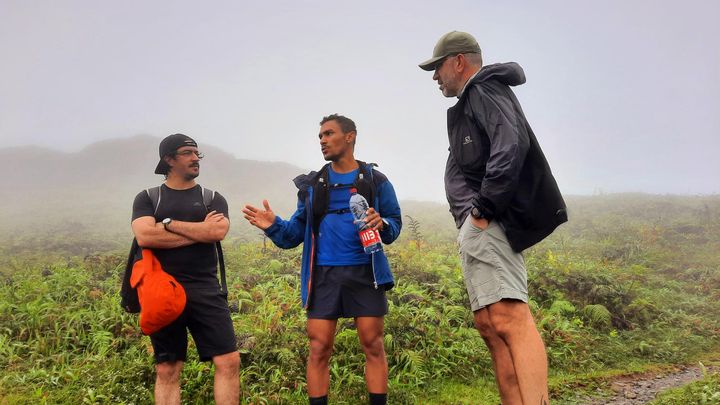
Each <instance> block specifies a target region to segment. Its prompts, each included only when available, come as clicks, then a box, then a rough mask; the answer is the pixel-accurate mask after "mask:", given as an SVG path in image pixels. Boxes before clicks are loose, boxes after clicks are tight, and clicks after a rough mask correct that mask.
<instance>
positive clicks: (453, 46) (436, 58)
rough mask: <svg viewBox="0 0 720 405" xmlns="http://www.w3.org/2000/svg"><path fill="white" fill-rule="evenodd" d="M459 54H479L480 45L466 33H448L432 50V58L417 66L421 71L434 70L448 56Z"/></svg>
mask: <svg viewBox="0 0 720 405" xmlns="http://www.w3.org/2000/svg"><path fill="white" fill-rule="evenodd" d="M461 53H480V45H478V43H477V41H476V40H475V38H474V37H473V36H472V35H470V34H468V33H467V32H461V31H450V32H448V33H447V34H445V35H443V36H441V37H440V39H439V40H438V42H437V44H436V45H435V48H434V49H433V55H432V58H430V59H428V60H426V61H425V62H423V63H421V64H419V65H418V66H420V69H423V70H428V71H430V70H435V68H436V67H437V65H438V63H440V62H442V61H443V60H444V59H445V58H447V57H448V56H454V55H458V54H461Z"/></svg>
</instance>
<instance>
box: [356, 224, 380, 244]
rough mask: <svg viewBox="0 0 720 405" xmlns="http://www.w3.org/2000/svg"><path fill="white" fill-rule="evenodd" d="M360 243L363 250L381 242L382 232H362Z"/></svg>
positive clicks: (365, 230)
mask: <svg viewBox="0 0 720 405" xmlns="http://www.w3.org/2000/svg"><path fill="white" fill-rule="evenodd" d="M360 241H361V242H362V245H363V248H366V247H368V246H372V245H374V244H376V243H379V242H380V232H378V231H373V230H372V229H370V228H367V229H364V230H362V231H360Z"/></svg>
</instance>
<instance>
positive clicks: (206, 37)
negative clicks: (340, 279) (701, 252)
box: [0, 0, 720, 201]
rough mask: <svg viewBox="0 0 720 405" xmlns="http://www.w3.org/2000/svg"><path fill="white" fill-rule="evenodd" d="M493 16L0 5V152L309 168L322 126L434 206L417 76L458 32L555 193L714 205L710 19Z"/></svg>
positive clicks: (411, 7)
mask: <svg viewBox="0 0 720 405" xmlns="http://www.w3.org/2000/svg"><path fill="white" fill-rule="evenodd" d="M499 3H500V2H490V1H465V2H457V1H445V2H438V1H433V2H426V1H396V2H379V1H378V2H375V1H365V2H352V3H351V2H337V1H336V2H329V1H284V2H265V3H263V4H259V3H258V2H236V1H216V2H211V3H200V2H190V1H175V2H169V1H167V2H146V1H125V2H94V1H89V0H88V1H63V2H49V1H46V2H41V1H20V0H17V1H9V0H0V55H1V56H0V58H2V61H1V62H0V140H1V142H0V147H9V146H19V145H41V146H47V147H51V148H55V149H58V150H62V151H76V150H79V149H81V148H83V147H84V146H86V145H88V144H91V143H93V142H96V141H98V140H103V139H109V138H120V137H129V136H132V135H137V134H150V135H154V136H165V135H168V134H171V133H175V132H182V133H186V134H188V135H190V136H192V137H194V138H195V139H196V140H197V141H198V143H199V144H200V148H201V149H202V146H203V144H211V145H214V146H218V147H221V148H222V149H224V150H226V151H228V152H230V153H232V154H234V155H235V156H236V157H238V158H245V159H256V160H266V161H285V162H289V163H292V164H295V165H298V166H300V167H303V168H307V169H316V168H318V167H320V166H321V165H322V164H323V163H324V162H323V160H322V155H321V153H320V150H319V144H318V139H317V132H318V128H319V125H318V123H319V121H320V119H321V118H322V117H323V116H324V115H328V114H330V113H335V112H337V113H341V114H344V115H347V116H349V117H350V118H352V119H354V120H355V122H356V123H357V126H358V143H357V148H356V157H357V158H358V159H361V160H366V161H373V162H377V163H378V164H379V165H380V170H381V171H383V172H385V173H386V174H387V175H388V177H389V178H390V180H391V181H392V182H393V183H394V185H395V188H396V191H397V193H398V196H399V197H400V198H401V199H419V200H434V201H443V200H444V190H443V185H442V179H443V169H444V162H445V158H446V156H447V148H448V140H447V133H446V130H445V128H446V123H445V117H446V113H445V111H446V109H447V108H448V107H450V106H452V105H453V104H454V103H455V99H447V98H444V97H443V96H442V94H441V93H440V92H439V91H438V87H437V85H436V84H435V83H434V82H433V81H432V78H431V76H432V74H431V73H429V72H425V71H422V70H420V69H419V68H418V67H417V64H418V63H419V62H421V61H423V60H425V59H427V58H429V57H430V55H431V53H432V49H433V46H434V45H435V42H436V41H437V39H438V38H439V37H440V36H441V35H442V34H444V33H446V32H447V31H450V30H462V31H467V32H470V33H472V34H473V35H474V36H475V37H476V38H477V39H478V42H479V43H480V46H481V47H482V49H483V55H484V59H485V63H486V64H490V63H497V62H508V61H515V62H518V63H519V64H520V65H521V66H522V67H523V68H524V69H525V73H526V76H527V83H526V84H524V85H522V86H519V87H517V88H516V89H515V91H516V94H517V95H518V97H519V99H520V101H521V103H522V105H523V109H524V111H525V114H526V116H527V117H528V119H529V121H530V124H531V125H532V127H533V129H534V131H535V133H536V135H537V137H538V139H539V141H540V144H541V146H542V147H543V149H544V152H545V154H546V156H547V158H548V160H549V162H550V165H551V167H552V169H553V172H554V174H555V176H556V178H557V180H558V183H559V185H560V188H561V189H562V191H563V192H564V193H567V194H594V193H611V192H623V191H640V192H649V193H677V194H710V193H719V192H720V181H719V180H718V175H719V174H720V159H718V158H717V157H716V156H715V155H716V153H717V152H716V151H717V150H718V149H719V148H718V147H720V140H719V139H718V135H720V114H719V113H720V97H719V96H718V95H719V94H720V41H718V38H720V24H718V23H717V21H716V20H717V18H718V16H720V3H718V2H716V1H712V0H708V1H683V2H680V1H664V2H662V4H660V2H655V1H632V2H625V1H606V2H595V3H590V2H576V1H571V0H567V1H548V2H542V3H543V4H539V3H540V2H537V4H536V3H531V4H524V3H523V2H503V4H499ZM207 159H212V156H211V155H209V156H207ZM153 166H154V163H150V164H149V167H153ZM288 180H289V179H288Z"/></svg>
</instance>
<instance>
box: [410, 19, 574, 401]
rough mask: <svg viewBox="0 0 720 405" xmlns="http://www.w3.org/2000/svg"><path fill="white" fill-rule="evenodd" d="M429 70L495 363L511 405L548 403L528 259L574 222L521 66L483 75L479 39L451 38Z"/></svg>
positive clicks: (473, 297) (474, 305)
mask: <svg viewBox="0 0 720 405" xmlns="http://www.w3.org/2000/svg"><path fill="white" fill-rule="evenodd" d="M420 68H422V69H423V70H427V71H434V74H433V80H435V81H437V82H438V85H439V86H440V91H441V92H442V93H443V95H444V96H445V97H457V98H458V101H457V103H456V104H455V105H454V106H453V107H451V108H450V109H448V112H447V120H448V121H447V128H448V139H449V141H450V149H449V150H450V154H449V156H448V160H447V165H446V169H445V192H446V196H447V199H448V202H449V203H450V211H451V213H452V214H453V217H454V218H455V224H456V226H457V227H458V228H459V229H460V231H459V235H458V243H459V245H460V255H461V259H462V267H463V273H464V278H465V285H466V287H467V291H468V295H469V298H470V307H471V310H472V311H473V313H474V318H475V326H476V328H477V329H478V331H479V332H480V334H481V336H482V337H483V339H484V340H485V343H486V344H487V346H488V348H489V349H490V353H491V356H492V360H493V366H494V369H495V378H496V381H497V383H498V387H499V390H500V396H501V399H502V403H503V404H545V403H547V402H548V390H547V356H546V354H545V347H544V345H543V342H542V339H541V337H540V334H539V333H538V330H537V328H536V326H535V321H534V320H533V317H532V314H531V313H530V308H529V307H528V304H527V302H528V290H527V271H526V269H525V263H524V260H523V256H522V253H521V252H522V251H523V250H524V249H526V248H528V247H530V246H532V245H534V244H535V243H537V242H539V241H540V240H542V239H543V238H545V237H546V236H548V235H549V234H550V233H552V231H553V230H554V229H555V228H556V227H557V226H558V225H560V224H561V223H563V222H565V221H567V214H566V211H565V203H564V201H563V198H562V196H561V195H560V191H559V189H558V186H557V183H556V182H555V179H554V178H553V175H552V173H551V171H550V167H549V165H548V163H547V161H546V160H545V156H544V155H543V153H542V150H541V149H540V146H539V144H538V142H537V139H536V138H535V135H534V134H533V131H532V129H531V128H530V125H529V124H528V122H527V120H526V119H525V116H524V114H523V112H522V108H521V107H520V103H519V102H518V100H517V98H516V97H515V95H514V94H513V92H512V90H510V87H509V86H516V85H519V84H523V83H524V82H525V74H524V72H523V70H522V68H520V66H519V65H517V64H516V63H503V64H496V65H489V66H484V67H483V65H482V54H481V51H480V46H479V45H478V43H477V41H476V40H475V38H473V36H472V35H470V34H468V33H465V32H458V31H452V32H449V33H447V34H445V35H443V36H442V37H441V38H440V40H439V41H438V42H437V45H435V49H434V50H433V56H432V58H430V59H429V60H427V61H425V62H423V63H421V64H420Z"/></svg>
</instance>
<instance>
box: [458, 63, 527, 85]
mask: <svg viewBox="0 0 720 405" xmlns="http://www.w3.org/2000/svg"><path fill="white" fill-rule="evenodd" d="M489 80H497V81H499V82H500V83H502V84H505V85H508V86H518V85H520V84H523V83H525V72H524V71H523V69H522V68H521V67H520V65H518V64H517V63H515V62H508V63H496V64H494V65H487V66H483V67H482V69H480V73H478V74H477V76H475V78H473V79H472V81H471V82H470V83H480V82H486V81H489Z"/></svg>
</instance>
